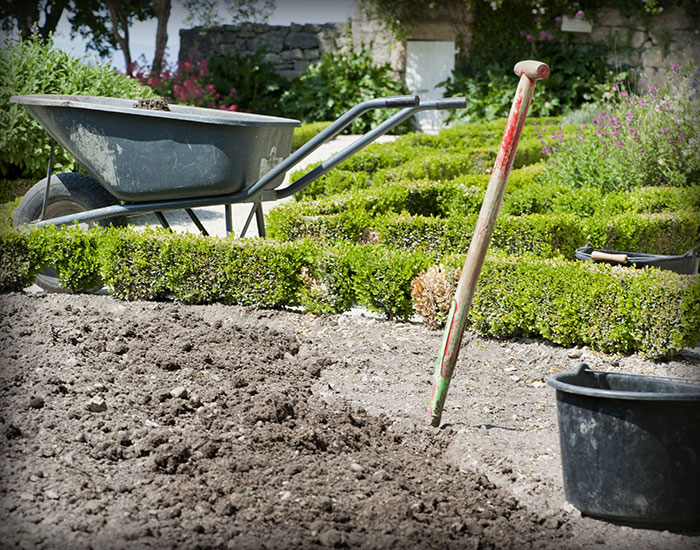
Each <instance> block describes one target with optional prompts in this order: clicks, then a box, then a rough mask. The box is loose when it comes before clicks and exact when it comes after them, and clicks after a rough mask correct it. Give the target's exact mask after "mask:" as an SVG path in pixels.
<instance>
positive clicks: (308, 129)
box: [292, 122, 332, 150]
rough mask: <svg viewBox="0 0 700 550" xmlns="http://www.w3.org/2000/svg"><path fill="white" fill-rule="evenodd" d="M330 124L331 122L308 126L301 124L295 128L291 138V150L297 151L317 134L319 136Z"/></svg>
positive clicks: (314, 123)
mask: <svg viewBox="0 0 700 550" xmlns="http://www.w3.org/2000/svg"><path fill="white" fill-rule="evenodd" d="M331 124H332V123H331V122H311V123H309V124H302V125H301V127H299V128H295V129H294V135H293V137H292V150H295V149H299V147H301V146H302V145H304V144H305V143H306V142H307V141H310V140H311V139H313V138H315V137H316V135H317V134H320V133H321V132H322V131H323V130H325V129H326V128H327V127H328V126H330V125H331Z"/></svg>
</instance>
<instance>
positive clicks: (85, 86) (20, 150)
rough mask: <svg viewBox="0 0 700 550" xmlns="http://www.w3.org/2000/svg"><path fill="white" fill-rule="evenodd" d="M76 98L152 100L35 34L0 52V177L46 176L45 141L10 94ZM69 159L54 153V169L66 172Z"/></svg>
mask: <svg viewBox="0 0 700 550" xmlns="http://www.w3.org/2000/svg"><path fill="white" fill-rule="evenodd" d="M26 94H75V95H92V96H107V97H125V98H133V99H136V98H143V97H153V96H154V94H153V92H152V91H151V90H150V89H149V88H145V87H143V86H140V85H139V84H138V83H137V82H136V81H135V80H131V79H129V78H128V77H126V76H124V75H122V74H119V73H117V72H116V71H114V70H112V69H110V68H109V66H108V65H106V64H105V65H97V66H91V65H87V64H84V63H83V61H81V60H80V59H78V58H77V57H74V56H72V55H70V54H68V53H66V52H63V51H61V50H57V49H54V47H53V42H52V41H51V40H49V41H47V42H43V41H42V40H41V39H39V38H38V37H37V36H36V35H35V36H33V37H32V38H30V39H28V40H24V41H21V42H16V43H12V44H10V45H9V46H8V47H7V48H5V49H3V50H0V127H2V129H3V130H2V132H0V174H2V175H9V176H10V177H13V178H14V177H18V176H22V177H27V178H34V179H38V178H41V177H44V176H46V167H47V165H48V159H49V139H48V138H47V136H46V133H45V131H44V130H43V128H42V127H41V126H40V125H39V123H38V122H36V121H35V120H34V119H33V118H32V117H31V115H29V113H27V111H26V110H25V108H24V107H23V106H21V105H19V104H17V103H10V96H12V95H26ZM72 168H73V159H72V157H71V156H70V155H69V154H68V153H67V152H66V151H65V150H63V148H62V147H57V148H56V153H55V156H54V170H55V171H56V172H70V171H71V170H72Z"/></svg>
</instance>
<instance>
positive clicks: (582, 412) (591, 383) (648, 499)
mask: <svg viewBox="0 0 700 550" xmlns="http://www.w3.org/2000/svg"><path fill="white" fill-rule="evenodd" d="M547 382H548V383H549V385H550V386H552V387H553V388H555V389H556V390H557V391H556V397H557V416H558V420H559V440H560V445H561V460H562V473H563V481H564V493H565V496H566V499H567V500H568V501H569V502H570V503H571V504H573V505H574V506H575V507H576V508H578V509H579V510H580V511H581V512H582V513H584V514H586V515H589V516H594V517H599V518H605V519H608V520H616V521H621V522H625V523H633V524H642V525H645V526H650V527H663V528H670V529H673V528H680V529H700V381H697V382H698V383H695V382H696V381H693V380H687V381H683V380H681V379H676V378H662V377H656V376H646V375H634V374H615V373H606V372H598V371H593V370H591V369H589V368H588V365H586V364H585V363H584V364H581V365H579V366H578V368H577V369H576V370H575V371H574V372H568V373H562V374H555V375H554V376H551V377H550V378H549V379H548V380H547Z"/></svg>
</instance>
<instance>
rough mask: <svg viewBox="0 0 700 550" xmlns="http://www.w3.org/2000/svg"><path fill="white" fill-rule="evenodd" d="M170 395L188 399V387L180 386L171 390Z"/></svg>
mask: <svg viewBox="0 0 700 550" xmlns="http://www.w3.org/2000/svg"><path fill="white" fill-rule="evenodd" d="M170 395H171V396H172V397H174V398H176V399H187V388H185V386H178V387H176V388H173V389H172V390H170Z"/></svg>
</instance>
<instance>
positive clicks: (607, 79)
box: [443, 1, 617, 122]
mask: <svg viewBox="0 0 700 550" xmlns="http://www.w3.org/2000/svg"><path fill="white" fill-rule="evenodd" d="M496 4H497V5H498V7H497V9H494V8H493V7H492V6H493V5H496ZM496 4H494V3H493V2H481V1H475V2H471V3H470V9H471V11H472V12H473V18H474V19H473V20H474V24H473V26H472V27H471V31H472V37H471V43H470V44H469V49H468V51H466V52H463V54H464V55H463V56H461V57H460V58H459V61H458V64H457V66H456V68H455V70H454V72H453V74H452V76H451V78H449V79H448V80H446V81H445V82H444V83H443V86H444V88H445V95H446V96H461V95H464V96H466V97H467V98H469V101H468V103H467V108H466V109H460V110H459V111H454V112H453V113H451V114H450V118H449V120H461V121H465V122H480V121H488V120H493V119H494V118H498V117H504V116H507V115H508V113H509V111H510V107H511V104H512V101H513V97H514V94H515V85H516V83H517V80H516V77H515V76H514V75H513V67H514V66H515V64H516V63H517V62H518V61H521V60H523V59H537V60H540V61H543V62H545V63H547V64H548V65H549V66H550V68H551V69H552V71H551V74H550V76H549V77H548V78H547V79H545V80H542V81H539V82H538V83H537V87H536V88H535V95H534V98H533V101H532V105H531V107H530V112H531V114H532V115H535V116H551V115H561V114H566V113H568V112H570V111H572V110H575V109H577V108H579V107H580V106H582V105H585V104H588V103H593V102H595V101H597V100H598V99H600V97H601V96H602V94H603V92H604V91H605V90H604V85H605V84H611V83H612V82H613V79H614V78H615V74H616V72H617V71H616V70H614V68H613V67H612V66H610V65H608V64H607V62H606V53H607V48H606V46H605V45H603V44H592V45H585V46H582V45H581V44H580V43H578V42H576V40H575V39H574V38H573V37H572V36H571V33H565V32H561V31H560V30H559V28H558V25H557V23H556V20H555V16H561V15H566V14H567V13H568V15H573V14H574V13H575V12H576V11H577V10H578V8H576V9H573V11H569V12H567V11H562V10H563V9H564V6H563V5H562V3H561V2H537V3H536V5H535V2H529V1H516V2H508V3H507V6H506V5H501V4H503V3H502V2H497V3H496ZM570 4H572V3H570ZM572 5H573V4H572ZM585 9H586V12H587V13H589V14H590V13H595V11H596V8H595V7H594V6H593V5H591V3H590V2H588V3H586V7H585ZM541 10H544V11H541ZM559 21H561V17H559Z"/></svg>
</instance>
